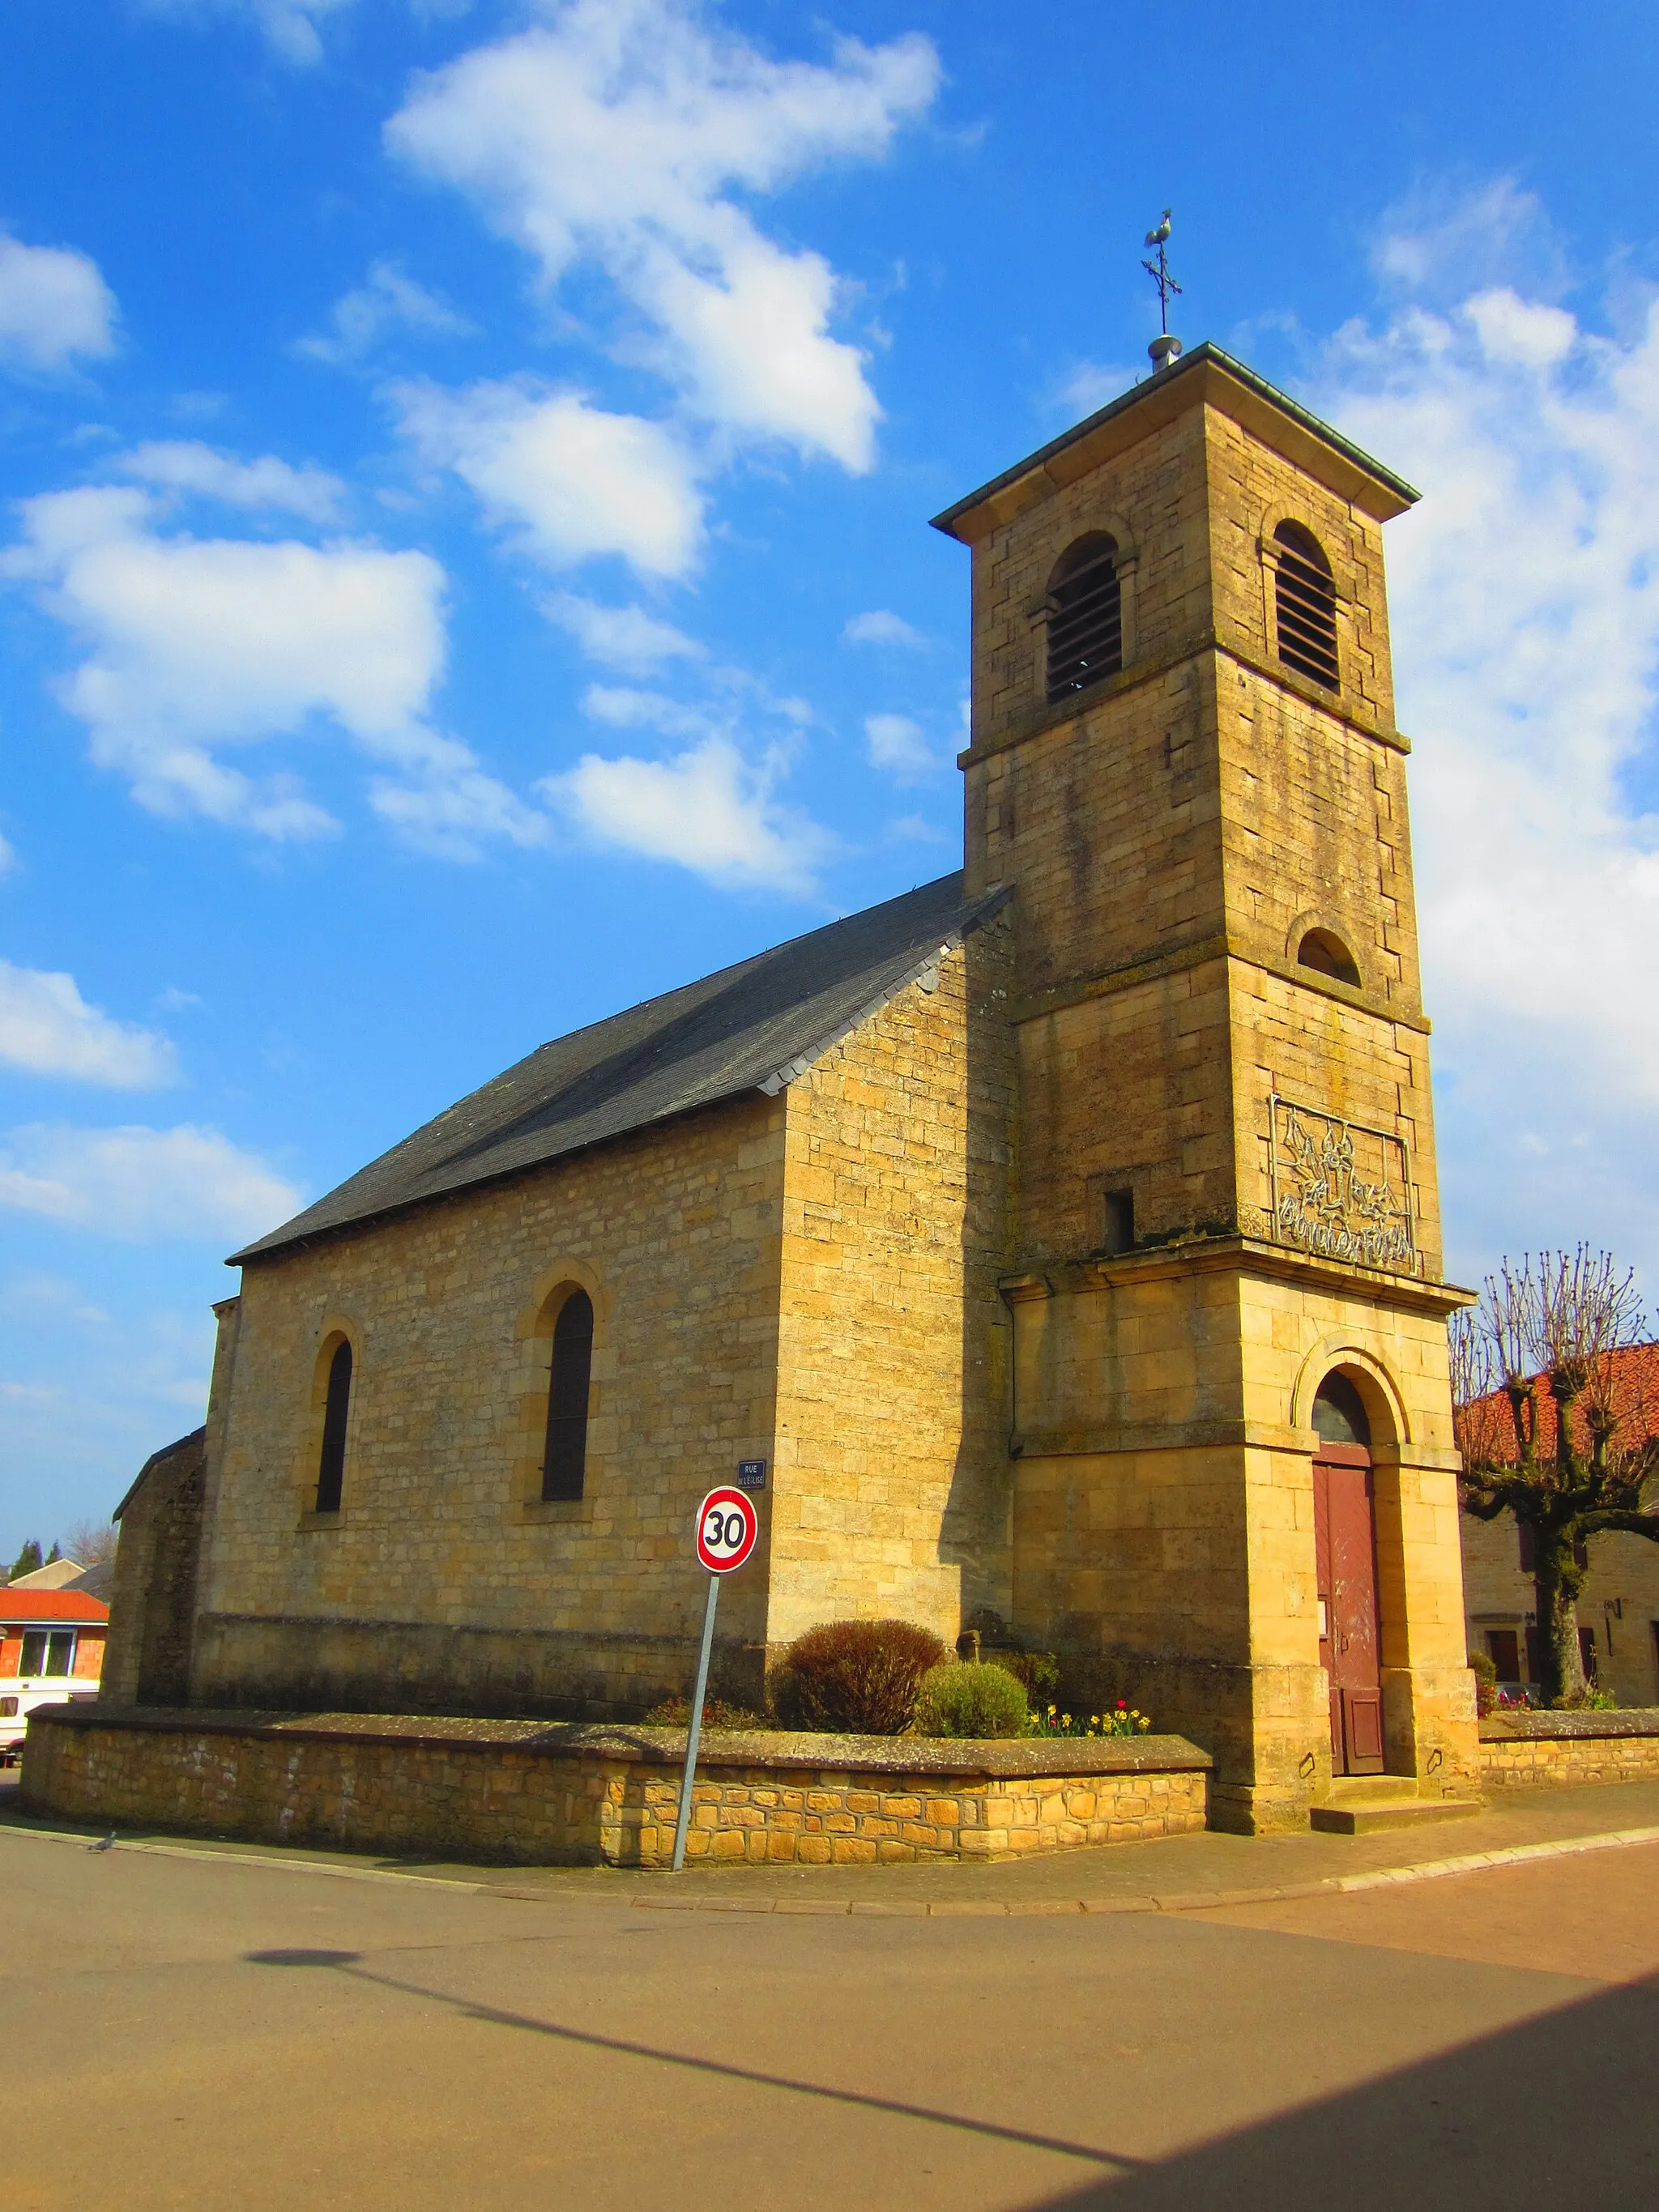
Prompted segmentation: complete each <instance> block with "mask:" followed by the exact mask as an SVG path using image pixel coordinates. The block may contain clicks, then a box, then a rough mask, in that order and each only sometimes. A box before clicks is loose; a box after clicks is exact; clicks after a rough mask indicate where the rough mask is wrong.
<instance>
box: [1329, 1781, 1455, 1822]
mask: <svg viewBox="0 0 1659 2212" xmlns="http://www.w3.org/2000/svg"><path fill="white" fill-rule="evenodd" d="M1367 1779H1370V1777H1367ZM1377 1779H1383V1778H1382V1777H1378V1778H1377ZM1480 1809H1481V1808H1480V1801H1479V1799H1477V1798H1473V1797H1381V1796H1378V1797H1372V1796H1364V1797H1348V1798H1338V1797H1334V1796H1333V1797H1331V1798H1329V1799H1328V1800H1327V1801H1326V1802H1325V1803H1324V1804H1322V1805H1310V1807H1309V1808H1308V1826H1310V1828H1317V1829H1318V1830H1319V1831H1320V1832H1321V1833H1322V1834H1323V1835H1328V1836H1370V1835H1375V1834H1376V1833H1377V1832H1379V1831H1380V1830H1382V1829H1384V1828H1425V1827H1427V1826H1429V1825H1430V1823H1431V1821H1435V1820H1468V1819H1469V1818H1470V1817H1471V1816H1472V1815H1473V1814H1476V1813H1478V1812H1480Z"/></svg>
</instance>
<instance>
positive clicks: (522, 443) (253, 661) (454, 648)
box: [0, 0, 1659, 1559]
mask: <svg viewBox="0 0 1659 2212" xmlns="http://www.w3.org/2000/svg"><path fill="white" fill-rule="evenodd" d="M1027 21H1030V22H1034V23H1036V25H1037V26H1038V29H1037V32H1036V35H1035V36H1031V35H1030V34H1028V33H1027V31H1026V28H1025V24H1026V22H1027ZM1656 63H1659V26H1656V18H1655V16H1654V15H1653V11H1652V10H1651V9H1650V8H1647V7H1640V6H1638V5H1634V4H1618V0H1615V4H1612V5H1609V6H1606V7H1603V8H1602V9H1599V10H1598V11H1597V14H1596V18H1595V38H1594V39H1593V40H1592V39H1588V38H1586V37H1585V36H1584V35H1583V27H1582V24H1580V23H1579V22H1577V21H1576V20H1575V19H1574V17H1573V16H1572V15H1571V12H1570V11H1565V10H1563V9H1560V8H1559V6H1554V7H1545V6H1542V5H1538V4H1534V0H1519V4H1511V5H1509V6H1505V7H1504V8H1502V9H1499V8H1498V7H1496V6H1486V5H1468V6H1464V7H1462V8H1457V9H1448V8H1446V7H1445V6H1444V5H1443V4H1440V5H1436V6H1430V5H1426V4H1420V5H1413V4H1401V0H1390V4H1388V5H1358V6H1355V7H1352V8H1350V9H1344V10H1341V11H1339V12H1337V13H1333V11H1331V10H1330V9H1328V7H1320V8H1315V7H1313V6H1310V5H1305V4H1302V0H1285V4H1282V5H1279V6H1277V7H1275V8H1273V9H1240V8H1237V7H1224V6H1222V5H1220V4H1218V3H1217V4H1203V5H1200V4H1174V5H1165V6H1164V7H1162V8H1159V9H1155V10H1146V9H1127V8H1121V7H1117V6H1111V5H1099V4H1097V5H1096V6H1093V7H1087V8H1085V7H1080V6H1074V7H1071V8H1062V9H1048V10H1044V11H1039V13H1038V14H1037V15H1035V16H1030V17H1029V18H1026V19H1021V18H1019V17H1018V15H1017V14H1016V13H1011V11H1010V10H1008V9H1006V8H992V7H989V6H984V5H981V4H978V0H957V5H955V6H952V7H948V8H947V7H945V6H942V5H926V4H923V5H916V6H912V7H906V8H895V7H893V6H891V5H886V6H883V7H880V8H877V7H875V6H871V5H858V4H846V5H841V6H837V7H836V8H834V9H832V10H831V11H829V12H828V13H826V14H825V15H822V16H813V17H810V18H809V17H808V16H806V15H805V14H804V13H803V12H802V11H799V10H796V9H788V8H784V7H780V6H769V5H764V4H758V0H752V3H751V4H747V5H738V4H732V5H729V6H726V7H724V8H721V9H714V8H707V9H695V8H690V7H687V6H683V5H675V4H670V0H605V4H604V5H599V6H595V5H591V4H576V5H574V6H571V5H564V4H557V0H545V4H536V0H522V3H521V4H519V5H515V6H496V5H493V4H489V0H476V4H472V5H468V4H466V0H425V4H424V5H419V4H411V0H148V3H147V4H145V3H144V0H77V4H76V6H74V7H72V8H66V7H64V5H63V4H62V0H10V4H9V6H8V7H7V8H6V9H5V10H4V11H3V15H0V113H3V133H0V148H3V151H0V458H3V467H4V472H5V482H4V485H3V492H4V496H5V499H6V501H7V506H6V509H5V512H4V514H3V517H0V648H3V649H0V839H3V846H0V1559H9V1557H11V1556H12V1555H13V1554H14V1553H15V1550H16V1548H17V1547H18V1545H19V1544H20V1543H21V1541H22V1539H23V1538H24V1537H25V1536H27V1535H39V1536H40V1537H41V1538H42V1539H43V1540H44V1541H51V1539H52V1537H53V1536H54V1535H56V1534H61V1533H62V1532H63V1531H64V1529H66V1528H68V1527H69V1526H70V1524H71V1523H72V1522H75V1521H76V1520H77V1519H79V1518H81V1517H82V1516H95V1515H101V1514H104V1513H106V1512H107V1510H109V1508H110V1506H111V1505H112V1504H113V1503H114V1502H115V1500H116V1499H117V1498H118V1496H119V1494H120V1492H121V1491H122V1490H123V1489H124V1488H125V1486H126V1484H127V1482H128V1481H129V1480H131V1474H132V1473H133V1472H134V1471H135V1470H136V1468H137V1465H138V1463H139V1462H140V1461H141V1460H142V1459H143V1456H144V1455H145V1454H146V1453H147V1452H148V1451H149V1450H150V1449H154V1448H155V1446H157V1445H159V1444H161V1443H166V1442H167V1441H168V1440H170V1439H171V1438H172V1437H174V1436H176V1435H178V1434H179V1433H180V1432H181V1431H183V1430H185V1429H186V1428H188V1427H190V1426H192V1425H194V1424H195V1422H196V1421H197V1420H198V1419H200V1417H201V1410H202V1406H203V1402H204V1391H205V1378H206V1374H207V1367H208V1360H209V1356H210V1343H211V1322H210V1316H209V1313H208V1307H209V1304H210V1301H211V1300H213V1299H214V1298H216V1297H223V1296H225V1295H227V1294H228V1292H229V1291H231V1290H232V1289H233V1288H234V1277H233V1276H232V1275H230V1274H229V1273H227V1271H226V1270H225V1269H224V1267H222V1264H221V1262H222V1255H223V1254H224V1253H225V1252H226V1251H227V1250H228V1249H231V1248H232V1246H233V1245H234V1243H236V1242H237V1241H238V1240H239V1239H240V1238H242V1237H246V1236H247V1235H250V1234H253V1233H257V1232H258V1231H260V1230H263V1229H264V1228H267V1227H269V1226H271V1225H273V1224H274V1223H275V1221H276V1220H277V1219H278V1218H282V1217H283V1215H284V1214H285V1213H286V1212H289V1211H290V1210H291V1209H292V1207H293V1206H294V1205H295V1204H297V1203H298V1202H299V1201H300V1200H302V1199H304V1198H307V1197H312V1196H316V1195H318V1194H320V1193H321V1192H322V1191H324V1190H325V1189H326V1188H329V1187H330V1186H331V1184H333V1183H334V1182H337V1181H338V1180H340V1179H341V1178H342V1177H343V1176H345V1175H346V1174H348V1173H349V1172H350V1171H351V1170H353V1169H355V1168H356V1167H357V1166H359V1165H361V1164H362V1163H363V1162H364V1161H365V1160H366V1159H368V1158H370V1157H372V1156H373V1155H374V1154H375V1153H376V1152H380V1150H382V1149H383V1148H384V1147H385V1146H386V1145H387V1144H389V1143H391V1142H392V1141H394V1140H395V1139H397V1138H398V1137H399V1136H401V1135H403V1134H404V1133H406V1132H407V1131H408V1130H409V1129H410V1128H411V1127H414V1126H415V1125H416V1123H417V1122H419V1121H422V1120H423V1119H424V1118H425V1117H426V1116H427V1115H429V1114H431V1113H432V1112H434V1111H435V1110H436V1109H439V1108H441V1107H442V1106H443V1105H445V1104H447V1103H449V1102H450V1101H451V1100H453V1098H455V1097H459V1095H461V1094H462V1093H463V1092H465V1091H467V1090H468V1089H470V1088H471V1087H472V1086H473V1085H475V1084H477V1082H479V1081H481V1080H483V1079H485V1078H487V1077H488V1076H489V1075H491V1074H493V1073H495V1072H496V1071H497V1070H498V1069H499V1068H501V1066H505V1065H507V1063H508V1062H509V1061H511V1060H513V1059H515V1058H517V1057H518V1056H519V1055H520V1054H521V1053H523V1052H524V1051H526V1049H528V1048H530V1047H531V1046H532V1045H534V1044H535V1043H538V1042H540V1041H542V1040H543V1039H544V1038H546V1037H548V1036H555V1035H557V1034H558V1033H559V1032H561V1031H562V1030H567V1029H569V1028H572V1027H574V1026H575V1025H577V1024H580V1023H582V1022H585V1021H587V1020H590V1019H592V1018H595V1017H596V1016H599V1015H601V1014H603V1013H605V1012H608V1011H611V1010H612V1009H614V1008H615V1007H617V1006H623V1005H626V1004H629V1003H630V1002H631V1001H633V1000H638V999H641V998H643V997H646V996H648V995H649V994H652V993H653V992H655V991H658V990H661V989H663V988H665V987H669V986H671V985H672V984H674V983H677V982H679V981H684V980H685V979H686V978H688V977H690V976H692V975H697V974H699V973H702V972H704V971H705V970H707V969H711V968H714V967H716V966H718V965H720V964H721V963H725V962H727V961H730V960H733V959H736V958H739V957H743V956H744V955H745V954H746V953H749V952H750V951H755V950H756V949H757V948H759V947H760V946H762V945H766V944H769V943H772V942H775V941H776V940H778V939H781V938H783V937H787V936H790V935H793V934H795V933H798V932H799V931H801V930H803V929H807V928H811V927H813V926H815V925H816V924H817V922H819V921H823V920H824V919H827V918H828V917H829V916H830V915H834V914H836V913H840V912H845V911H848V910H850V909H852V908H856V907H859V906H861V905H864V904H866V903H868V902H871V901H873V900H875V899H878V898H880V897H883V896H887V895H890V893H892V892H895V891H897V890H904V889H907V888H908V886H909V885H910V884H914V883H917V882H920V881H924V880H926V879H927V878H930V877H932V876H934V875H937V874H939V873H942V872H945V870H946V869H948V868H950V867H951V866H954V865H956V862H957V857H958V854H959V849H960V829H959V795H958V789H957V784H958V778H957V772H956V770H955V769H954V768H953V766H952V765H951V759H952V755H953V753H954V751H955V750H956V747H957V744H958V742H959V733H960V729H961V716H962V707H963V696H964V691H965V684H966V653H965V640H966V624H967V562H966V556H964V555H963V553H962V552H961V550H960V549H959V548H957V547H955V546H953V545H951V544H949V543H948V542H946V541H945V540H944V539H942V538H939V537H938V536H937V535H936V534H935V533H933V532H929V531H928V529H927V526H926V520H927V516H928V515H929V514H931V513H934V512H936V511H937V510H938V509H939V507H942V506H944V505H945V503H946V502H947V501H949V500H951V498H953V497H955V496H957V495H959V494H960V493H962V492H963V491H964V490H967V489H969V488H971V487H972V486H973V485H974V484H975V483H979V482H981V481H982V480H983V479H984V478H985V477H987V476H988V475H990V474H992V473H994V471H996V470H998V469H999V468H1000V467H1002V466H1004V465H1006V464H1007V463H1008V462H1010V461H1012V460H1013V459H1017V458H1018V456H1019V455H1021V454H1023V453H1026V452H1027V451H1029V450H1030V448H1031V447H1033V446H1034V445H1036V444H1037V443H1038V442H1040V441H1042V439H1044V438H1046V437H1048V436H1049V435H1053V434H1054V432H1055V431H1056V430H1057V429H1059V428H1062V427H1063V426H1064V425H1065V423H1066V422H1067V421H1069V420H1071V419H1073V418H1074V417H1075V416H1077V415H1079V414H1080V413H1082V412H1084V411H1085V410H1086V409H1088V408H1089V407H1091V406H1092V405H1096V404H1099V403H1100V401H1102V400H1103V399H1104V398H1108V397H1109V396H1111V394H1112V393H1113V392H1115V391H1117V390H1119V389H1121V387H1122V386H1123V385H1124V384H1125V383H1126V382H1127V381H1128V380H1130V379H1131V378H1132V377H1133V375H1134V374H1137V373H1138V372H1139V371H1140V370H1142V369H1143V368H1144V364H1145V352H1144V349H1145V346H1146V340H1147V337H1149V335H1150V334H1151V333H1152V331H1153V330H1154V329H1155V328H1156V309H1155V304H1154V301H1153V299H1152V293H1151V289H1150V287H1149V286H1148V284H1147V283H1146V279H1145V277H1144V276H1142V275H1141V272H1140V268H1139V258H1140V254H1139V240H1140V236H1141V234H1142V232H1143V231H1144V230H1145V229H1146V227H1147V226H1148V224H1149V223H1151V222H1152V221H1153V220H1155V219H1156V217H1157V215H1158V210H1160V209H1161V208H1162V207H1163V206H1164V204H1166V203H1167V204H1172V205H1173V206H1174V208H1175V211H1176V212H1175V222H1176V232H1175V238H1174V241H1173V248H1172V252H1173V260H1174V265H1175V267H1176V271H1177V273H1178V275H1179V276H1180V277H1181V279H1182V283H1184V285H1185V287H1186V290H1185V293H1184V295H1183V297H1182V300H1181V301H1180V302H1179V305H1178V313H1177V315H1176V327H1177V328H1178V329H1180V330H1181V331H1182V334H1183V335H1184V336H1185V337H1187V338H1188V341H1189V342H1191V341H1193V340H1195V339H1197V338H1200V337H1212V338H1215V339H1217V340H1218V341H1219V342H1220V343H1224V344H1225V345H1226V346H1228V347H1229V348H1231V349H1233V350H1235V351H1237V352H1239V353H1240V354H1242V355H1243V356H1245V357H1246V358H1248V359H1249V360H1250V361H1251V362H1254V363H1255V365H1256V366H1257V367H1258V368H1261V370H1262V371H1263V373H1264V374H1267V375H1269V376H1271V377H1273V379H1275V380H1277V381H1279V382H1280V383H1281V384H1283V385H1285V386H1286V387H1288V388H1290V389H1291V390H1293V391H1295V392H1298V393H1299V394H1300V395H1302V396H1303V397H1304V398H1306V399H1307V400H1308V401H1310V404H1314V405H1315V406H1316V407H1318V408H1320V409H1321V410H1322V411H1324V412H1325V413H1327V414H1328V416H1330V417H1331V418H1332V419H1333V420H1334V421H1336V422H1338V423H1339V424H1340V425H1341V426H1342V427H1344V428H1346V429H1348V430H1350V431H1351V432H1352V434H1353V435H1357V436H1358V437H1360V438H1361V439H1362V440H1363V441H1364V442H1365V443H1366V444H1367V445H1369V446H1370V447H1372V448H1373V450H1375V451H1376V452H1377V453H1379V454H1380V455H1381V456H1382V457H1383V459H1386V460H1387V461H1389V463H1390V464H1392V465H1394V466H1395V467H1396V468H1398V469H1399V470H1401V471H1402V472H1403V473H1404V474H1406V475H1407V476H1408V477H1411V478H1412V479H1413V481H1414V482H1416V483H1419V485H1421V487H1422V488H1423V490H1424V492H1425V501H1424V503H1423V506H1422V507H1420V508H1419V510H1417V511H1416V512H1415V513H1413V514H1412V515H1411V516H1409V517H1407V518H1406V519H1405V520H1402V521H1401V522H1400V523H1398V524H1396V525H1395V526H1392V530H1391V534H1390V554H1391V577H1392V586H1393V612H1394V623H1395V655H1396V664H1397V672H1398V678H1399V688H1400V709H1401V723H1402V726H1404V727H1405V728H1406V729H1407V731H1408V732H1411V734H1412V735H1413V738H1414V739H1415V741H1416V744H1417V748H1418V750H1417V753H1416V756H1415V758H1414V761H1413V821H1414V829H1415V836H1416V845H1417V861H1418V871H1419V896H1420V899H1421V903H1422V909H1423V928H1424V936H1425V979H1426V988H1427V996H1428V1000H1429V1008H1430V1012H1431V1014H1432V1015H1433V1016H1434V1018H1435V1020H1436V1024H1437V1039H1436V1053H1437V1060H1436V1074H1437V1101H1438V1112H1439V1116H1440V1145H1441V1159H1442V1171H1443V1182H1444V1187H1445V1212H1446V1220H1447V1228H1448V1237H1449V1253H1450V1261H1451V1266H1452V1269H1453V1272H1454V1273H1457V1274H1459V1275H1460V1276H1461V1277H1462V1278H1463V1279H1473V1278H1474V1277H1475V1276H1477V1275H1478V1274H1479V1273H1480V1272H1481V1271H1482V1270H1484V1268H1486V1267H1487V1266H1489V1265H1491V1264H1492V1261H1494V1260H1495V1259H1496V1258H1497V1257H1498V1255H1499V1254H1500V1253H1501V1252H1503V1251H1504V1250H1505V1249H1515V1250H1518V1249H1522V1248H1523V1247H1525V1246H1528V1245H1533V1246H1536V1245H1537V1244H1539V1243H1549V1242H1555V1241H1560V1240H1564V1239H1565V1240H1569V1241H1571V1240H1573V1239H1576V1238H1577V1237H1579V1236H1581V1235H1582V1236H1587V1237H1590V1238H1592V1239H1594V1240H1595V1241H1597V1242H1600V1243H1610V1244H1612V1245H1613V1247H1614V1248H1615V1249H1617V1250H1619V1251H1620V1253H1621V1254H1624V1255H1627V1256H1628V1257H1629V1258H1630V1259H1631V1260H1632V1261H1634V1262H1636V1263H1637V1264H1638V1265H1639V1266H1640V1267H1642V1269H1643V1272H1644V1277H1645V1279H1647V1280H1648V1281H1649V1282H1650V1283H1652V1282H1654V1281H1656V1279H1659V1205H1656V1196H1655V1194H1656V1170H1659V1145H1656V1142H1655V1137H1654V1133H1653V1132H1654V1109H1655V1105H1656V1103H1659V1027H1656V1022H1655V1014H1656V1010H1659V1009H1656V999H1659V951H1656V948H1659V853H1656V837H1655V820H1654V812H1653V809H1654V805H1655V787H1656V786H1655V773H1654V770H1655V759H1654V750H1653V738H1654V723H1653V705H1654V683H1655V674H1656V659H1659V322H1656V319H1655V316H1654V301H1655V299H1656V287H1659V205H1656V200H1659V193H1656V183H1659V162H1656V155H1655V150H1654V134H1653V130H1652V119H1651V89H1652V86H1653V83H1654V82H1655V76H1656Z"/></svg>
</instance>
